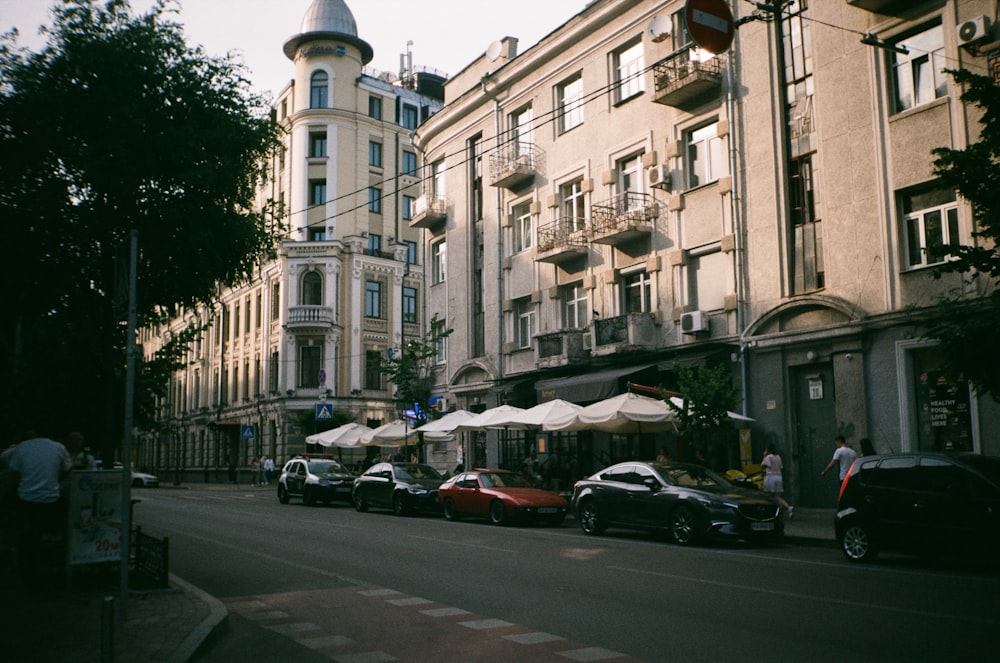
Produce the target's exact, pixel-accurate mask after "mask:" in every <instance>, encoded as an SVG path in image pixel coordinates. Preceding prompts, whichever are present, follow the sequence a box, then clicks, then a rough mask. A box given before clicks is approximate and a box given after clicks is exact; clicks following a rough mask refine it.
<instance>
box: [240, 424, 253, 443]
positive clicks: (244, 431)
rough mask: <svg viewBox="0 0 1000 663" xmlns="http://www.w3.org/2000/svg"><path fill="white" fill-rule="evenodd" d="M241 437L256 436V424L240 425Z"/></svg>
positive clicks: (250, 437)
mask: <svg viewBox="0 0 1000 663" xmlns="http://www.w3.org/2000/svg"><path fill="white" fill-rule="evenodd" d="M240 437H242V438H243V439H244V440H252V439H253V438H254V437H256V435H255V431H254V425H253V424H249V425H247V424H243V425H241V426H240Z"/></svg>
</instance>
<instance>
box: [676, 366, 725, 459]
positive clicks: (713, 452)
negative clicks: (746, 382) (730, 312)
mask: <svg viewBox="0 0 1000 663" xmlns="http://www.w3.org/2000/svg"><path fill="white" fill-rule="evenodd" d="M671 370H672V371H673V372H674V374H675V375H676V376H677V388H678V391H679V392H680V397H681V399H683V406H681V407H679V406H677V405H675V404H674V403H673V402H672V401H671V400H670V398H669V395H670V394H669V393H667V392H665V393H664V400H665V401H666V403H667V405H668V406H669V407H670V409H671V410H673V411H674V412H675V413H677V417H678V418H679V419H680V421H681V423H682V428H681V430H680V432H679V433H678V437H679V438H680V439H681V440H683V441H685V442H686V443H687V444H688V445H690V446H691V447H693V448H694V449H695V450H696V451H700V452H701V453H703V454H704V455H705V457H706V458H707V459H709V461H710V464H711V465H712V466H713V467H715V466H717V465H718V464H719V463H720V462H728V461H729V452H730V451H731V450H732V449H733V448H734V446H735V445H734V444H733V442H734V440H735V439H736V437H735V434H734V431H733V424H732V422H731V421H730V420H729V411H730V410H732V409H733V408H734V407H735V406H736V403H738V402H739V391H738V390H737V388H736V387H735V386H734V385H733V379H732V375H731V374H730V371H729V369H728V368H727V367H726V366H725V365H724V364H718V365H716V366H711V365H709V364H699V365H695V366H691V367H684V366H681V365H680V364H678V363H676V362H675V363H674V365H673V367H672V368H671Z"/></svg>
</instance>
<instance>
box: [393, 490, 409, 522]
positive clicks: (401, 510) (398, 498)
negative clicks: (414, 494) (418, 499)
mask: <svg viewBox="0 0 1000 663" xmlns="http://www.w3.org/2000/svg"><path fill="white" fill-rule="evenodd" d="M392 512H393V513H394V514H396V515H397V516H405V515H406V502H405V501H404V500H403V494H402V493H396V494H395V495H393V496H392Z"/></svg>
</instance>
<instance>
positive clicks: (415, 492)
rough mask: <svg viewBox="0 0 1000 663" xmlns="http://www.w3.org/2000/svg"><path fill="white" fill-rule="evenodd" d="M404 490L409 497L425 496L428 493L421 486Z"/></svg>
mask: <svg viewBox="0 0 1000 663" xmlns="http://www.w3.org/2000/svg"><path fill="white" fill-rule="evenodd" d="M406 490H407V492H408V493H410V495H426V494H427V493H428V492H430V491H428V490H427V489H426V488H424V487H423V486H408V487H407V488H406Z"/></svg>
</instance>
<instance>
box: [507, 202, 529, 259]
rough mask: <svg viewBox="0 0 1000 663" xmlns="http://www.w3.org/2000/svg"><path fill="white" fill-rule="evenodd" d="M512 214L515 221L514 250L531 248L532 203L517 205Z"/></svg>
mask: <svg viewBox="0 0 1000 663" xmlns="http://www.w3.org/2000/svg"><path fill="white" fill-rule="evenodd" d="M511 216H512V217H513V222H514V252H515V253H516V252H518V251H525V250H527V249H530V248H531V246H532V241H531V238H532V228H531V225H532V224H531V205H530V204H529V203H522V204H520V205H516V206H515V207H514V210H513V213H512V214H511Z"/></svg>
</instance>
